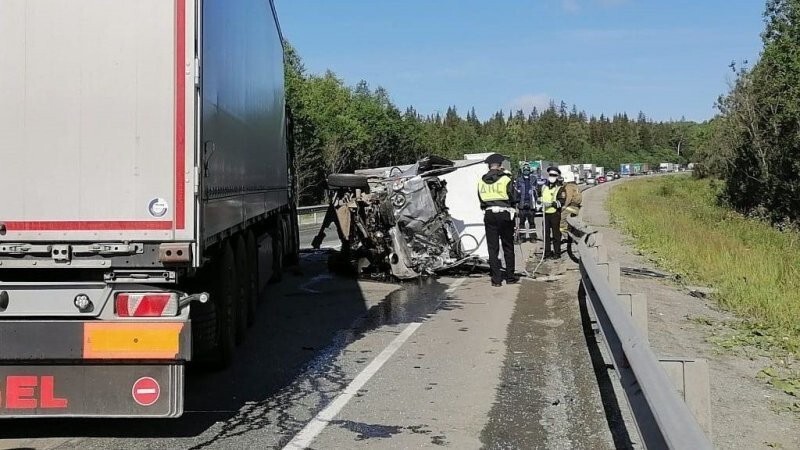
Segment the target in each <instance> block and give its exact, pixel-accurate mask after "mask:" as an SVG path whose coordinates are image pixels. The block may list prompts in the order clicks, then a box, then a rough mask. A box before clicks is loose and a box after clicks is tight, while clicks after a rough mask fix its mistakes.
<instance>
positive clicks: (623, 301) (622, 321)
mask: <svg viewBox="0 0 800 450" xmlns="http://www.w3.org/2000/svg"><path fill="white" fill-rule="evenodd" d="M567 220H568V223H569V235H570V238H571V239H572V243H571V245H572V248H573V249H574V248H576V247H577V251H578V255H579V258H580V271H581V278H582V283H583V289H584V291H585V294H586V299H587V300H588V301H587V302H586V303H587V307H588V309H589V311H590V314H592V315H593V317H594V319H595V320H596V323H597V325H598V326H599V330H600V332H601V333H602V337H603V339H602V340H603V342H604V343H605V346H606V350H607V351H608V355H610V357H611V359H612V360H613V364H614V367H615V369H616V371H617V374H618V376H619V379H620V383H621V385H622V389H623V391H624V393H625V396H626V398H627V402H628V405H629V406H630V410H631V412H632V414H633V417H634V420H635V422H636V427H637V429H638V431H639V435H640V437H641V439H642V443H643V444H644V446H645V448H647V449H680V450H683V449H692V450H701V449H711V448H713V446H712V444H711V440H710V439H709V437H708V436H707V435H706V433H708V434H709V435H710V434H711V427H710V424H711V420H710V393H709V387H708V384H709V383H708V366H707V365H706V363H705V361H703V360H691V359H681V358H670V359H666V360H659V359H658V358H657V357H656V355H655V354H654V353H653V350H652V349H651V348H650V344H649V341H648V338H647V325H646V323H647V322H646V321H647V306H646V303H645V302H646V298H645V297H644V296H643V295H631V294H620V292H619V291H620V286H619V284H620V271H619V264H618V263H609V262H608V258H607V253H606V249H605V248H604V247H602V246H601V245H600V244H601V241H602V236H601V235H599V234H596V232H594V231H591V230H589V229H588V228H586V227H585V225H584V224H583V223H582V222H581V221H580V219H578V218H574V217H572V218H569V219H567ZM670 375H672V377H671V376H670ZM676 384H677V386H676ZM681 394H682V395H681ZM704 429H705V432H704Z"/></svg>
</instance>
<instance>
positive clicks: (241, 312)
mask: <svg viewBox="0 0 800 450" xmlns="http://www.w3.org/2000/svg"><path fill="white" fill-rule="evenodd" d="M235 245H236V250H235V252H234V254H235V257H236V278H237V280H236V281H237V283H236V284H237V285H238V287H239V295H238V297H237V298H236V343H237V344H241V343H242V342H244V338H245V336H246V335H247V323H248V322H249V318H248V317H247V316H248V312H249V311H248V307H247V304H248V302H249V301H250V290H251V285H250V261H249V260H248V256H249V255H248V254H247V245H246V244H245V238H244V236H242V235H239V236H237V237H236V240H235Z"/></svg>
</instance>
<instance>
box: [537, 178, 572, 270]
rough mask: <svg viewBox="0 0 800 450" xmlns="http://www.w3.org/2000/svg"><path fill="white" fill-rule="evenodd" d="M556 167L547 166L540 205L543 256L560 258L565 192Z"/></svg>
mask: <svg viewBox="0 0 800 450" xmlns="http://www.w3.org/2000/svg"><path fill="white" fill-rule="evenodd" d="M560 176H561V171H560V170H558V167H552V166H551V167H548V168H547V184H545V185H544V186H543V187H542V207H543V208H544V257H545V258H550V259H559V258H561V208H562V207H563V206H564V204H565V203H566V200H567V192H566V191H565V190H564V189H562V187H563V186H562V185H561V183H559V182H558V177H560Z"/></svg>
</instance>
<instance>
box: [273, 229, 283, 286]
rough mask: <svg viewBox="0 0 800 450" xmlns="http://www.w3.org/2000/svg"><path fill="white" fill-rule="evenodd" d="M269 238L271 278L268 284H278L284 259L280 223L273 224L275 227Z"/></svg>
mask: <svg viewBox="0 0 800 450" xmlns="http://www.w3.org/2000/svg"><path fill="white" fill-rule="evenodd" d="M270 236H272V278H270V280H269V281H270V283H278V282H280V281H281V280H283V262H284V258H285V252H284V247H283V227H282V226H281V221H278V223H276V224H275V227H274V228H273V229H272V230H271V231H270Z"/></svg>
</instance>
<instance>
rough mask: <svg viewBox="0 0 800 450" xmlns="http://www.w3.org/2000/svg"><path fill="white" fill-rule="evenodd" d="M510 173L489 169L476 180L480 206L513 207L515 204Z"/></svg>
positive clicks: (483, 207) (484, 207)
mask: <svg viewBox="0 0 800 450" xmlns="http://www.w3.org/2000/svg"><path fill="white" fill-rule="evenodd" d="M514 194H515V192H514V189H513V185H512V180H511V175H510V174H508V173H506V172H500V171H490V172H489V173H487V174H486V175H484V176H483V177H482V178H481V179H480V180H478V198H479V199H480V202H481V208H482V209H486V208H488V207H490V206H498V207H513V206H514V205H515V204H516V198H515V197H516V196H515V195H514Z"/></svg>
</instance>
